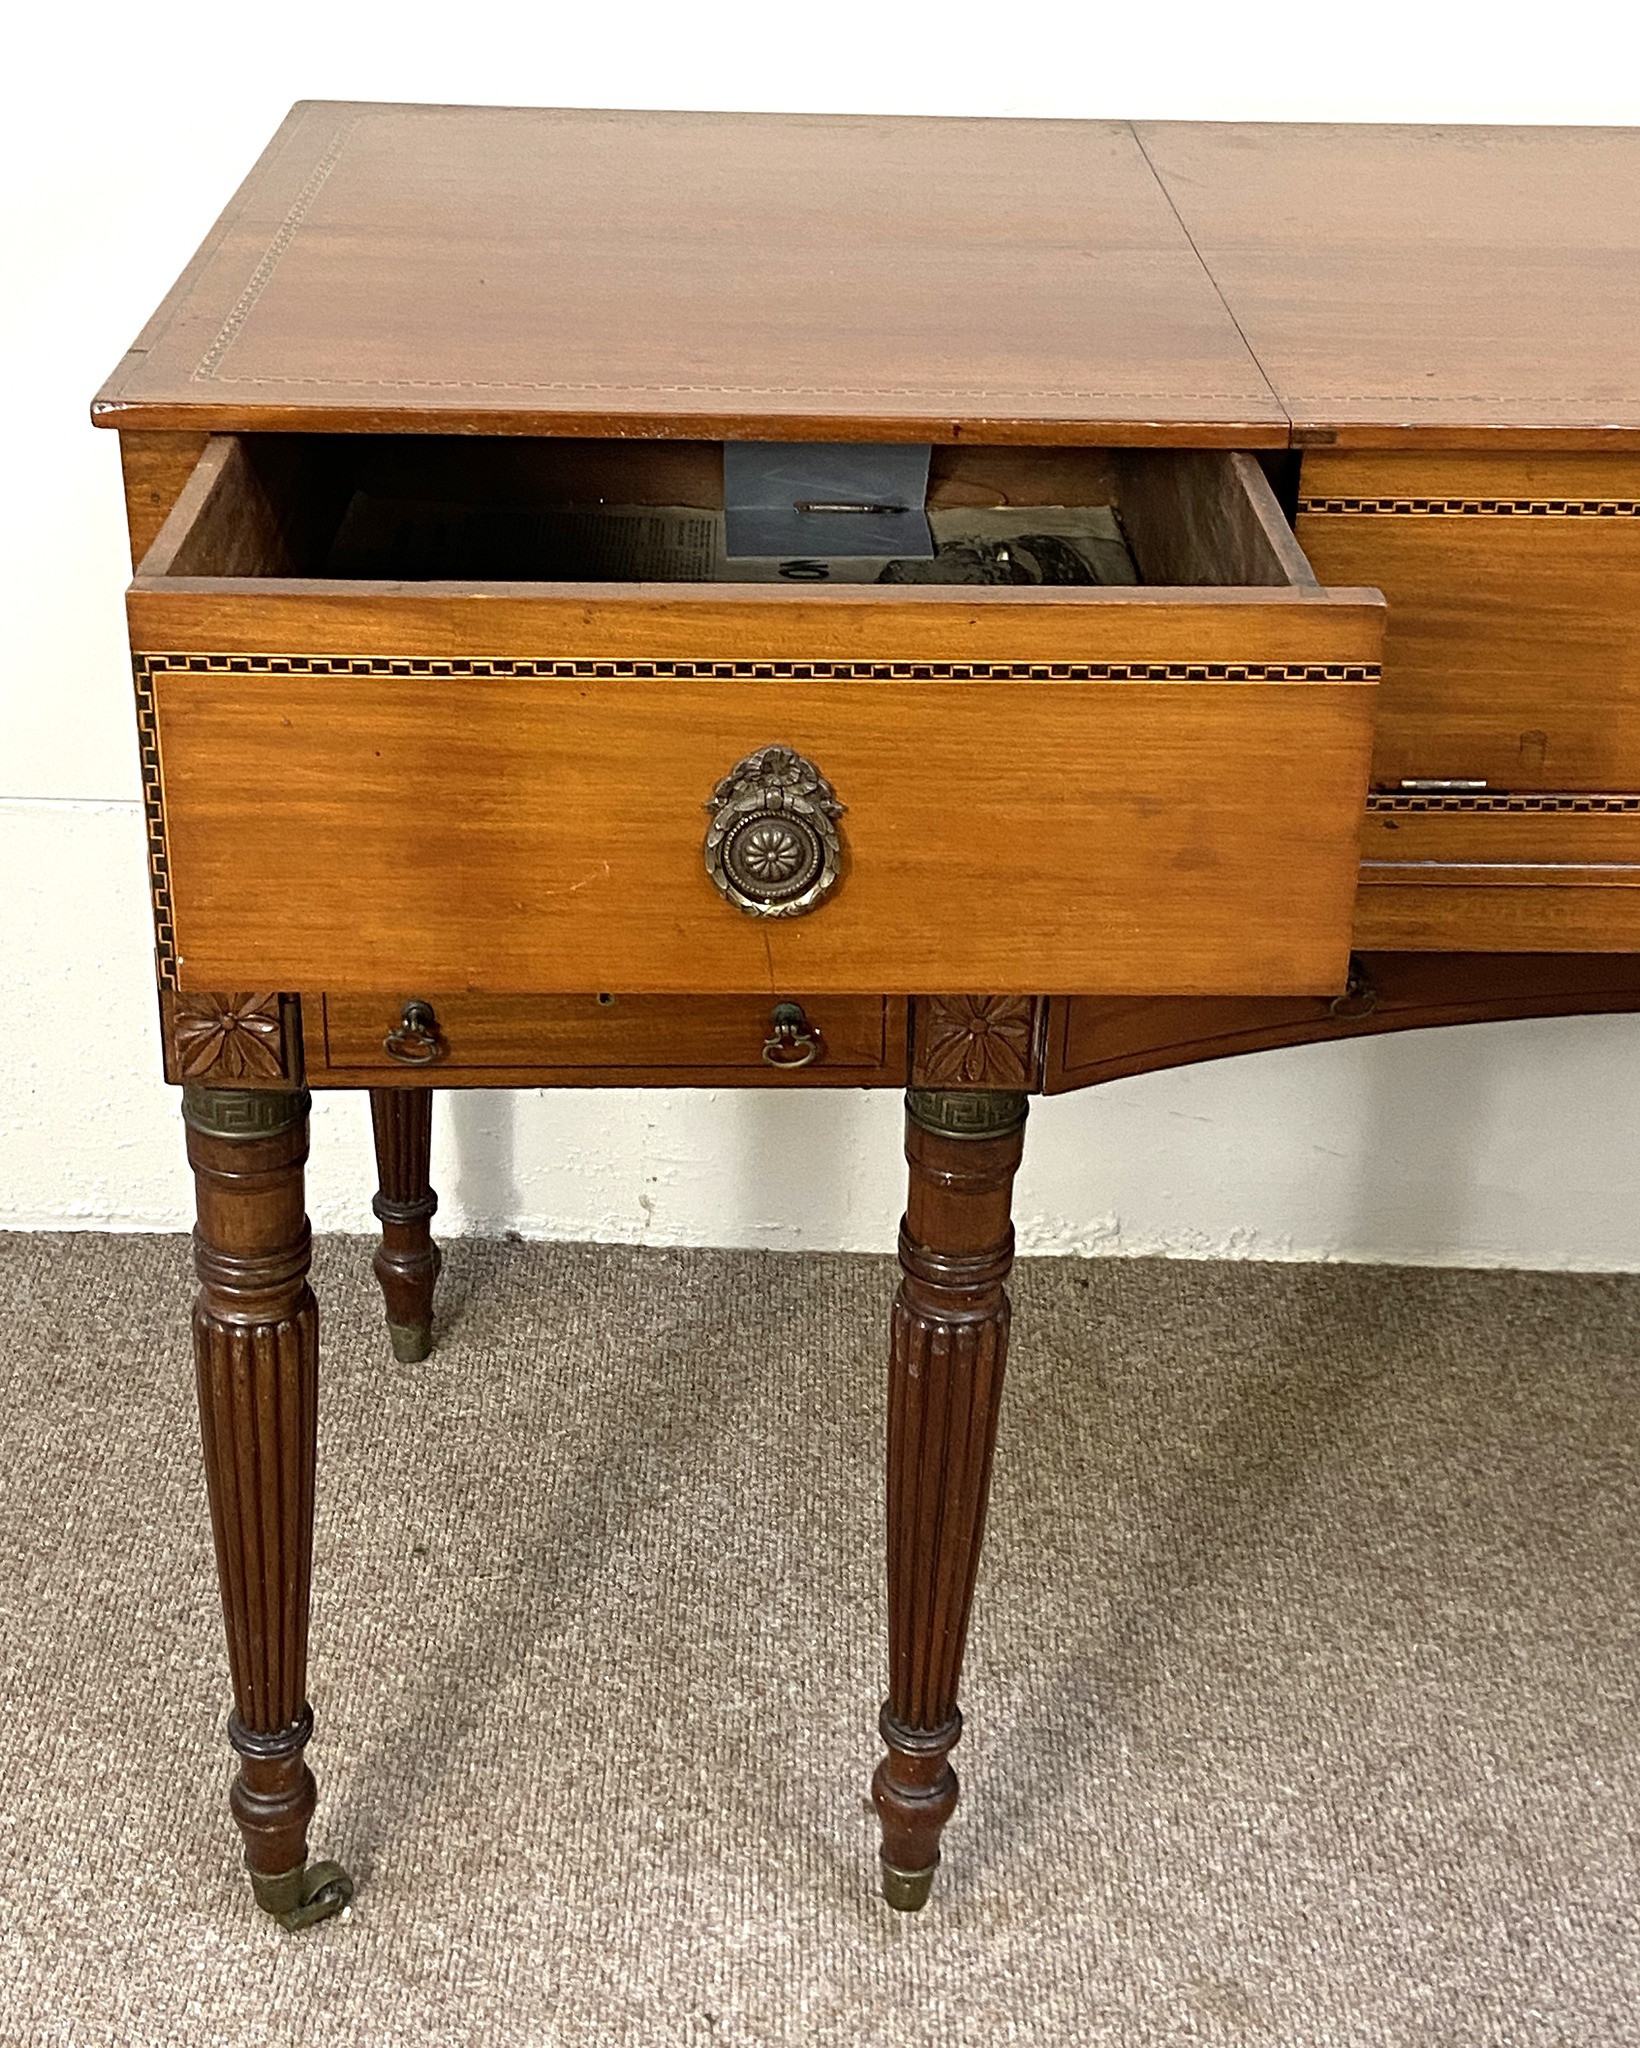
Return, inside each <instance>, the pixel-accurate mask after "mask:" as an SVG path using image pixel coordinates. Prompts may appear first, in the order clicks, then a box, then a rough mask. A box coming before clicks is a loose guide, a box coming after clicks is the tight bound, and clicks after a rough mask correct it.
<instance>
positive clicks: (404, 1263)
mask: <svg viewBox="0 0 1640 2048" xmlns="http://www.w3.org/2000/svg"><path fill="white" fill-rule="evenodd" d="M370 1120H371V1123H372V1124H373V1126H374V1127H375V1132H376V1170H377V1172H378V1174H379V1175H380V1177H381V1186H380V1188H379V1189H378V1190H377V1192H376V1199H375V1201H374V1202H373V1203H372V1204H371V1206H372V1208H374V1210H375V1212H376V1214H377V1216H378V1217H379V1218H380V1219H381V1226H382V1241H381V1245H380V1247H379V1249H378V1250H377V1253H376V1257H375V1268H376V1278H377V1279H378V1280H379V1281H380V1282H381V1288H382V1299H383V1300H384V1302H385V1303H386V1305H387V1334H388V1337H389V1338H390V1340H391V1341H392V1345H393V1356H394V1357H395V1358H396V1359H398V1361H399V1363H400V1364H401V1365H414V1364H416V1363H417V1362H418V1360H420V1359H423V1358H425V1357H426V1356H427V1354H428V1353H429V1352H430V1351H431V1350H432V1348H433V1289H434V1288H435V1287H436V1286H437V1284H438V1275H439V1267H440V1266H441V1265H442V1264H443V1260H442V1258H441V1256H440V1254H439V1248H438V1246H437V1245H436V1244H434V1242H433V1236H432V1228H431V1226H432V1221H433V1215H434V1212H435V1211H436V1210H437V1208H438V1196H437V1195H435V1194H434V1193H433V1190H432V1188H431V1187H430V1186H429V1185H428V1174H429V1170H430V1159H431V1154H432V1145H433V1091H432V1089H431V1088H372V1089H371V1091H370Z"/></svg>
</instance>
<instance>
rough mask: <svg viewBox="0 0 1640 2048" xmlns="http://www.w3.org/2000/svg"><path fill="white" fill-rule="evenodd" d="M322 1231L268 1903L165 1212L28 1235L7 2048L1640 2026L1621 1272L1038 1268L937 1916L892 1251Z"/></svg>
mask: <svg viewBox="0 0 1640 2048" xmlns="http://www.w3.org/2000/svg"><path fill="white" fill-rule="evenodd" d="M367 1249H368V1248H367V1247H366V1246H364V1245H363V1244H362V1243H361V1242H359V1241H356V1240H353V1241H349V1240H337V1241H332V1242H330V1243H328V1244H326V1245H324V1246H323V1247H322V1248H321V1254H320V1261H319V1279H320V1286H321V1298H322V1300H323V1302H324V1305H325V1311H326V1316H327V1323H326V1339H327V1347H326V1357H325V1366H324V1389H323V1396H322V1409H323V1423H322V1445H321V1474H320V1510H319V1533H318V1593H317V1599H316V1607H315V1615H314V1645H315V1654H314V1660H313V1671H312V1687H311V1690H312V1695H313V1699H314V1703H315V1707H316V1710H317V1714H318V1731H319V1732H318V1737H317V1739H316V1741H315V1743H314V1745H313V1749H312V1751H311V1757H312V1761H313V1763H314V1766H315V1768H316V1770H317V1772H318V1775H319V1780H320V1797H321V1805H320V1813H319V1819H318V1823H317V1826H316V1829H315V1847H316V1850H317V1851H319V1852H321V1853H334V1854H337V1855H339V1856H341V1857H342V1858H343V1859H344V1860H346V1861H347V1862H348V1863H349V1864H350V1865H351V1867H352V1869H353V1871H354V1873H355V1875H356V1876H357V1877H358V1878H359V1880H360V1893H359V1898H358V1902H357V1904H356V1906H355V1907H354V1909H353V1912H352V1914H351V1916H350V1917H349V1918H348V1919H347V1920H346V1921H344V1922H334V1923H332V1924H330V1925H329V1926H327V1927H325V1928H323V1929H320V1930H317V1931H315V1932H313V1933H309V1934H307V1935H303V1936H300V1937H291V1936H287V1935H284V1934H282V1933H280V1932H279V1931H278V1930H277V1929H276V1928H274V1927H273V1926H272V1925H271V1924H270V1923H269V1922H267V1921H265V1920H263V1919H262V1918H260V1917H259V1916H258V1915H256V1914H255V1913H254V1912H253V1910H252V1908H251V1904H250V1899H249V1895H248V1891H247V1889H246V1887H245V1884H244V1881H243V1878H242V1876H241V1875H240V1873H239V1871H238V1869H237V1857H236V1849H235V1844H234V1840H233V1836H232V1830H231V1827H230V1824H229V1822H228V1819H227V1815H226V1812H225V1810H224V1807H223V1795H224V1792H225V1789H226V1783H227V1778H228V1772H229V1760H228V1754H227V1750H226V1747H225V1744H224V1742H223V1740H222V1734H221V1729H222V1717H223V1712H224V1708H225V1704H226V1697H225V1677H224V1669H223V1659H222V1653H221V1649H220V1645H219V1640H218V1635H219V1621H218V1616H217V1612H216V1609H215V1591H214V1581H213V1576H212V1568H211V1559H210V1551H209V1540H208V1534H207V1529H206V1524H205V1519H204V1512H203V1506H202V1500H201V1489H200V1482H199V1477H198V1471H197V1454H196V1451H195V1447H194V1441H193V1419H192V1414H191V1409H190V1392H189V1368H188V1364H187V1355H186V1326H185V1315H184V1304H185V1301H186V1298H187V1294H188V1291H189V1283H188V1280H187V1278H186V1272H185V1252H184V1248H183V1246H182V1244H181V1243H180V1242H179V1241H177V1240H175V1239H146V1240H134V1239H129V1238H127V1239H120V1238H110V1237H89V1236H88V1237H78V1238H62V1237H33V1238H26V1237H24V1238H11V1239H8V1240H0V1328H3V1331H4V1339H3V1345H4V1348H3V1354H0V1651H3V1654H4V1664H5V1700H4V1711H3V1715H0V1766H3V1767H0V1893H3V1907H0V2039H3V2040H4V2041H5V2042H6V2043H8V2044H10V2043H30V2044H32V2043H68V2044H73V2048H82V2044H83V2048H94V2044H103V2043H111V2044H112V2043H118V2044H121V2048H147V2044H150V2043H153V2044H164V2048H191V2044H194V2043H204V2042H210V2043H233V2044H261V2043H269V2044H272V2043H280V2044H290V2043H298V2044H306V2043H313V2044H320V2043H323V2044H327V2048H328V2044H336V2043H353V2042H359V2043H378V2042H381V2043H393V2044H405V2048H423V2044H434V2043H437V2044H440V2048H443V2044H478V2043H483V2044H487V2048H511V2044H514V2043H530V2044H545V2048H558V2044H564V2048H580V2044H593V2043H597V2044H600V2048H602V2044H626V2043H645V2044H647V2043H664V2044H669V2048H670V2044H679V2048H694V2044H701V2048H706V2044H711V2048H724V2044H754V2043H755V2044H764V2043H771V2044H788V2043H789V2044H797V2043H803V2044H806V2048H875V2044H879V2043H880V2044H884V2048H890V2044H892V2048H920V2044H930V2048H932V2044H935V2043H939V2044H942V2048H969V2044H976V2048H977V2044H980V2043H985V2044H993V2043H1015V2042H1019V2043H1031V2044H1038V2043H1040V2044H1056V2048H1057V2044H1061V2043H1063V2044H1067V2048H1069V2044H1073V2043H1074V2044H1083V2043H1090V2044H1104V2043H1109V2044H1119V2048H1147V2044H1150V2043H1168V2044H1173V2043H1179V2044H1184V2043H1189V2044H1221V2043H1223V2044H1230V2043H1234V2044H1265V2043H1293V2044H1303V2048H1334V2044H1345V2043H1348V2044H1352V2048H1353V2044H1369V2043H1370V2044H1375V2048H1376V2044H1396V2048H1399V2044H1430V2048H1437V2044H1439V2048H1468V2044H1480V2043H1485V2044H1498V2048H1536V2044H1551V2043H1552V2044H1556V2048H1566V2044H1589V2048H1619V2044H1624V2043H1635V2042H1640V2017H1637V2013H1636V2005H1637V1990H1640V1925H1637V1916H1640V1878H1637V1871H1636V1853H1637V1839H1640V1713H1637V1700H1636V1673H1637V1645H1636V1627H1635V1623H1636V1616H1637V1612H1640V1592H1637V1582H1636V1565H1637V1561H1640V1380H1637V1376H1636V1371H1635V1355H1636V1350H1637V1347H1640V1280H1635V1279H1620V1278H1598V1277H1597V1278H1588V1277H1579V1278H1562V1277H1544V1276H1531V1275H1506V1274H1491V1275H1481V1274H1471V1273H1450V1272H1445V1273H1443V1272H1431V1271H1406V1270H1391V1269H1384V1268H1378V1269H1368V1268H1339V1267H1332V1268H1320V1267H1303V1266H1287V1267H1277V1266H1262V1267H1261V1266H1251V1265H1191V1264H1182V1263H1160V1262H1139V1263H1126V1262H1117V1261H1112V1262H1100V1263H1093V1264H1081V1263H1072V1262H1069V1261H1065V1262H1051V1263H1050V1262H1044V1263H1041V1264H1038V1265H1034V1266H1030V1267H1027V1268H1026V1269H1025V1270H1024V1271H1023V1272H1022V1274H1021V1275H1020V1279H1019V1284H1018V1287H1017V1289H1016V1308H1017V1316H1016V1324H1015V1354H1014V1362H1013V1368H1012V1379H1011V1384H1010V1390H1009V1396H1008V1403H1007V1410H1006V1413H1005V1416H1004V1439H1003V1446H1002V1450H1001V1453H1000V1456H999V1462H998V1470H997V1484H996V1493H995V1499H994V1505H993V1520H992V1534H991V1540H990V1545H989V1550H988V1555H987V1560H986V1565H985V1570H984V1573H983V1575H982V1579H981V1586H980V1597H979V1606H978V1616H977V1625H976V1632H975V1637H974V1641H973V1648H972V1654H971V1661H970V1676H969V1681H968V1684H967V1687H966V1693H965V1706H966V1709H967V1713H968V1721H969V1734H968V1737H967V1739H966V1740H965V1742H964V1744H963V1747H962V1749H961V1751H959V1755H958V1760H959V1763H961V1764H962V1765H963V1766H964V1781H965V1795H966V1796H965V1802H964V1805H963V1807H962V1808H961V1809H960V1811H959V1813H958V1816H957V1819H956V1821H955V1822H954V1823H953V1825H952V1827H951V1829H950V1831H949V1835H948V1843H947V1846H948V1856H947V1865H946V1870H945V1871H944V1873H942V1879H941V1884H940V1887H939V1889H938V1891H937V1894H936V1898H935V1902H934V1904H933V1905H932V1906H931V1907H930V1909H929V1910H928V1912H927V1913H926V1914H924V1915H923V1916H922V1917H921V1918H919V1919H900V1918H896V1917H894V1916H893V1915H891V1914H890V1913H889V1912H888V1910H887V1909H886V1908H885V1907H884V1906H882V1905H881V1904H880V1902H878V1900H877V1899H876V1898H875V1897H874V1894H873V1889H872V1870H873V1858H874V1853H875V1851H874V1824H873V1822H872V1818H871V1815H870V1812H869V1808H868V1804H867V1800H866V1797H865V1784H866V1779H867V1776H868V1774H869V1771H870V1769H871V1765H872V1763H873V1760H874V1758H875V1754H876V1741H875V1736H874V1731H873V1719H874V1712H875V1707H876V1703H877V1699H878V1696H879V1692H880V1687H881V1672H882V1664H883V1658H882V1652H881V1648H880V1644H879V1630H880V1626H881V1613H882V1598H881V1591H880V1568H879V1563H878V1518H879V1514H880V1492H879V1489H880V1478H879V1464H880V1453H879V1427H880V1415H881V1409H882V1394H881V1381H882V1364H881V1358H882V1349H883V1334H882V1333H883V1326H884V1311H885V1307H886V1302H887V1297H888V1292H889V1288H890V1285H891V1269H890V1268H889V1266H888V1265H887V1263H886V1262H881V1261H876V1260H870V1259H861V1258H824V1257H796V1256H780V1255H765V1254H753V1253H714V1252H687V1253H672V1252H645V1251H633V1250H601V1249H592V1248H587V1247H570V1248H564V1249H560V1248H553V1247H544V1246H524V1245H519V1244H515V1243H506V1244H500V1243H479V1242H467V1243H456V1244H453V1245H451V1246H450V1247H449V1265H448V1270H447V1274H446V1279H445V1283H444V1289H443V1295H442V1308H443V1323H442V1329H443V1342H442V1345H441V1348H440V1349H439V1351H438V1352H437V1353H436V1354H435V1356H434V1357H433V1359H432V1360H431V1361H429V1363H428V1364H426V1365H425V1366H422V1367H416V1368H399V1367H395V1366H393V1365H392V1364H391V1362H390V1361H389V1359H388V1357H387V1354H386V1349H385V1345H384V1343H383V1341H382V1337H381V1333H380V1329H379V1325H378V1310H377V1306H376V1303H375V1300H374V1297H373V1294H372V1290H371V1286H370V1282H369V1276H368V1269H367Z"/></svg>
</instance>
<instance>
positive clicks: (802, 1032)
mask: <svg viewBox="0 0 1640 2048" xmlns="http://www.w3.org/2000/svg"><path fill="white" fill-rule="evenodd" d="M819 1057H820V1034H819V1032H818V1031H817V1030H816V1029H815V1027H814V1026H813V1025H812V1024H811V1023H810V1022H809V1020H808V1018H807V1017H806V1016H804V1014H803V1005H802V1004H801V1003H776V1004H775V1006H774V1010H773V1013H772V1014H771V1016H770V1018H769V1036H768V1037H767V1038H766V1039H764V1041H763V1061H764V1064H765V1065H766V1066H770V1067H809V1066H812V1065H813V1064H814V1062H815V1061H816V1060H817V1059H818V1058H819Z"/></svg>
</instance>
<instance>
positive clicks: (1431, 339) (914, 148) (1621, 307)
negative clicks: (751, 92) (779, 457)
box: [94, 102, 1640, 447]
mask: <svg viewBox="0 0 1640 2048" xmlns="http://www.w3.org/2000/svg"><path fill="white" fill-rule="evenodd" d="M94 417H96V418H97V419H98V421H99V422H100V423H101V424H104V425H115V426H124V427H133V428H158V429H187V430H192V429H211V430H245V431H253V430H258V429H273V430H278V429H294V428H304V429H312V430H328V431H338V432H344V431H345V432H360V431H363V432H406V431H420V432H447V433H456V432H475V431H476V432H491V433H536V434H594V435H601V434H610V433H614V432H622V431H624V432H638V433H644V434H652V435H665V436H680V435H681V436H699V437H702V438H710V439H717V438H735V437H752V438H756V437H764V438H774V439H781V438H792V439H802V438H808V439H814V438H836V439H850V438H860V439H866V438H894V439H926V440H937V441H952V440H956V439H959V438H966V439H973V440H977V441H1007V440H1032V441H1043V442H1052V441H1064V442H1089V443H1111V444H1128V445H1143V444H1147V443H1161V444H1165V443H1175V444H1183V445H1196V446H1211V445H1237V446H1242V447H1274V446H1283V445H1285V444H1287V442H1288V441H1289V440H1290V439H1293V440H1298V441H1300V442H1307V443H1316V442H1337V443H1338V444H1340V445H1354V446H1395V445H1401V444H1403V443H1406V442H1409V441H1410V442H1418V443H1423V444H1425V445H1430V446H1441V447H1472V446H1476V445H1507V444H1509V443H1521V442H1526V443H1531V444H1538V445H1542V444H1545V443H1550V444H1552V445H1555V446H1562V447H1598V446H1603V445H1607V444H1610V443H1616V444H1622V443H1625V442H1627V443H1633V442H1635V441H1637V440H1640V130H1614V129H1547V128H1538V129H1519V128H1517V129H1497V128H1389V127H1315V126H1300V125H1294V126H1273V125H1261V126H1247V125H1220V124H1173V123H1143V124H1139V125H1138V126H1136V127H1135V126H1134V125H1131V124H1128V123H1125V122H1105V121H1086V122H1077V121H993V120H946V119H939V120H933V119H890V118H883V117H876V116H872V117H867V116H854V115H824V116H813V115H739V114H688V113H675V114H674V113H608V112H589V111H549V110H540V109H525V108H498V107H466V108H463V107H426V106H392V105H374V104H348V103H334V102H309V103H304V104H302V105H299V106H298V107H296V108H295V109H294V110H293V111H292V113H291V115H290V116H289V118H288V119H287V120H286V122H285V123H284V125H283V127H282V128H281V129H280V131H279V133H278V135H277V136H276V137H275V138H274V140H273V142H272V143H271V144H270V145H269V147H268V149H267V150H266V151H265V152H264V154H263V156H262V157H261V159H260V160H259V162H258V163H257V165H256V166H255V168H254V169H253V170H252V172H251V174H250V176H249V178H248V179H247V180H246V182H245V184H244V185H243V186H242V187H241V189H240V191H239V192H238V194H237V195H236V196H235V198H234V200H233V201H232V203H231V204H230V205H229V207H228V209H227V211H226V213H224V215H223V216H222V219H221V220H220V221H219V222H218V223H217V225H216V227H215V228H214V229H213V231H212V233H211V235H210V236H209V237H208V239H207V241H206V243H205V245H204V247H203V248H202V249H201V251H200V252H199V254H198V255H197V256H196V257H195V259H194V261H193V262H192V263H191V264H190V266H189V268H188V270H187V271H186V272H185V273H184V275H183V277H182V279H181V280H180V281H179V283H178V285H177V286H176V288H175V289H174V290H173V292H172V293H171V295H170V296H169V298H168V299H167V300H166V301H165V303H164V305H163V306H162V307H161V308H160V310H159V312H158V313H157V314H156V315H155V316H154V319H153V320H152V321H150V323H149V325H148V327H147V329H146V330H145V331H144V333H143V334H142V336H141V337H140V338H139V340H138V342H137V343H136V345H135V346H134V347H133V349H132V350H131V352H130V353H129V354H128V355H127V356H126V357H125V358H124V359H123V361H122V362H121V364H120V365H119V367H118V369H117V370H116V371H115V374H114V375H113V377H112V378H111V379H110V380H109V382H108V384H107V385H106V386H105V387H104V390H103V391H102V393H101V394H100V395H99V398H98V400H97V401H96V405H95V407H94Z"/></svg>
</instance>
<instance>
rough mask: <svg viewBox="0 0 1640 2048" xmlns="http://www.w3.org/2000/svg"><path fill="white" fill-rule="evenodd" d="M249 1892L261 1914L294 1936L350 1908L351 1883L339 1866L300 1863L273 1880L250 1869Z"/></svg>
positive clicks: (350, 1879) (333, 1864)
mask: <svg viewBox="0 0 1640 2048" xmlns="http://www.w3.org/2000/svg"><path fill="white" fill-rule="evenodd" d="M251 1890H252V1891H253V1892H255V1894H256V1903H257V1904H258V1905H259V1906H260V1907H261V1908H262V1910H263V1912H264V1913H271V1914H272V1915H273V1917H274V1919H275V1920H277V1921H278V1922H279V1925H280V1926H281V1927H286V1928H288V1929H289V1930H290V1932H291V1933H292V1934H296V1933H298V1932H299V1931H300V1930H301V1929H302V1928H304V1927H317V1926H318V1924H319V1922H320V1921H321V1920H329V1919H330V1918H332V1916H333V1915H335V1914H337V1913H339V1912H341V1910H342V1908H343V1907H344V1906H347V1905H350V1904H351V1903H352V1899H353V1880H352V1878H350V1877H349V1876H348V1874H347V1872H346V1871H345V1870H344V1869H343V1868H342V1866H341V1865H340V1864H339V1863H299V1864H298V1865H297V1866H296V1868H295V1869H294V1870H281V1871H280V1872H279V1874H278V1875H277V1876H276V1877H268V1876H265V1875H264V1874H263V1872H261V1871H260V1870H253V1871H252V1872H251Z"/></svg>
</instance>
